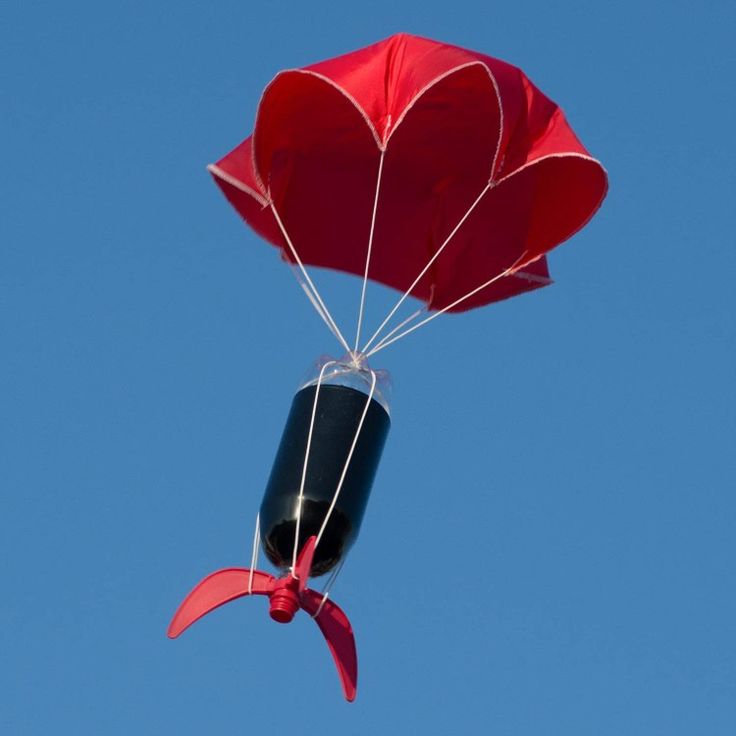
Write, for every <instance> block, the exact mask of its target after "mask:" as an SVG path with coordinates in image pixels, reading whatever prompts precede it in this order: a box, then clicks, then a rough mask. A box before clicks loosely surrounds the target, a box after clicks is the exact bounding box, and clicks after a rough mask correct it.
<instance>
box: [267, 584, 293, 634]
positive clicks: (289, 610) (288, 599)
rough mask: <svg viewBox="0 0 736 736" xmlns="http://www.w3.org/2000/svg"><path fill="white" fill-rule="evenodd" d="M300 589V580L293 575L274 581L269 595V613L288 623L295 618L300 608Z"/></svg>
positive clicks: (283, 622)
mask: <svg viewBox="0 0 736 736" xmlns="http://www.w3.org/2000/svg"><path fill="white" fill-rule="evenodd" d="M298 589H299V586H298V581H297V580H295V579H294V578H293V577H292V576H291V575H289V576H288V577H285V578H281V579H280V580H277V581H276V582H275V583H274V586H273V592H272V593H271V594H270V595H269V599H270V603H271V607H270V609H269V614H270V615H271V618H272V619H273V620H274V621H278V622H279V623H280V624H288V623H289V622H290V621H291V620H292V619H293V618H294V615H295V614H296V612H297V611H298V610H299V608H300V605H299V594H298V592H297V591H298Z"/></svg>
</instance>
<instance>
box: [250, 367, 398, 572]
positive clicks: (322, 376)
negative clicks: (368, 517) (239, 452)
mask: <svg viewBox="0 0 736 736" xmlns="http://www.w3.org/2000/svg"><path fill="white" fill-rule="evenodd" d="M372 384H373V375H372V373H371V371H370V369H369V368H368V367H367V366H366V364H365V363H364V362H363V363H355V362H353V361H352V360H350V359H343V360H340V361H335V360H323V361H321V363H319V364H318V366H317V370H316V372H315V373H314V375H313V376H311V377H310V380H308V381H307V382H306V383H305V384H304V385H303V386H302V387H301V388H300V389H299V390H298V391H297V393H296V395H295V396H294V400H293V402H292V405H291V411H290V412H289V416H288V418H287V420H286V427H285V428H284V433H283V435H282V437H281V443H280V444H279V449H278V451H277V453H276V459H275V460H274V464H273V468H272V470H271V476H270V478H269V480H268V485H267V486H266V491H265V493H264V495H263V501H262V503H261V510H260V528H261V540H262V542H263V547H264V550H265V552H266V555H267V557H268V558H269V560H271V562H272V563H273V564H274V565H276V566H277V567H279V568H282V569H287V568H289V567H290V566H291V564H292V560H293V554H294V541H295V540H294V537H295V532H296V526H297V516H298V514H299V508H300V504H299V492H300V488H301V484H302V476H303V474H304V465H305V457H306V458H307V463H306V475H304V490H303V498H302V503H301V518H300V519H299V538H298V540H297V550H300V549H301V547H302V545H303V544H304V542H305V541H306V540H307V539H308V538H309V537H310V536H312V535H319V533H320V530H321V529H322V527H323V524H324V521H325V518H327V517H328V515H329V518H328V521H327V524H326V526H325V527H324V531H323V532H322V535H321V537H320V539H319V544H318V545H317V550H316V553H315V556H314V561H313V563H312V575H322V574H324V573H326V572H329V571H330V570H331V569H332V568H333V567H335V565H336V564H337V563H338V562H339V561H340V559H341V558H342V557H343V555H344V554H345V553H346V552H347V551H348V549H349V548H350V546H351V545H352V544H353V542H354V541H355V539H356V537H357V535H358V531H359V530H360V524H361V521H362V520H363V514H364V512H365V508H366V504H367V503H368V497H369V495H370V492H371V487H372V485H373V478H374V476H375V474H376V469H377V468H378V463H379V460H380V458H381V452H382V450H383V445H384V443H385V441H386V436H387V435H388V430H389V427H390V424H391V421H390V419H389V411H388V403H387V401H386V392H387V387H388V376H387V374H386V373H385V372H384V371H381V372H377V374H376V381H375V385H374V387H373V395H372V397H370V394H371V386H372ZM315 397H316V398H317V404H316V410H315ZM369 397H370V398H369ZM313 411H314V428H313V431H312V438H311V442H309V454H308V457H307V444H308V440H309V428H310V424H311V421H312V413H313ZM364 414H365V418H364V419H363V415H364ZM361 419H363V421H362V426H361ZM359 427H360V431H358V428H359ZM356 435H357V439H356ZM353 443H355V447H354V448H353V451H352V455H351V456H350V451H351V447H352V446H353ZM348 456H350V461H349V463H347V460H348ZM346 463H347V470H346V469H345V468H346ZM343 473H344V478H343V479H342V483H341V477H342V476H343ZM338 488H339V493H338V494H337V497H336V498H335V494H336V492H337V490H338ZM333 500H334V507H333V508H332V511H331V512H330V507H331V505H332V504H333Z"/></svg>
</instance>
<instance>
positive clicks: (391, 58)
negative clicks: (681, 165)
mask: <svg viewBox="0 0 736 736" xmlns="http://www.w3.org/2000/svg"><path fill="white" fill-rule="evenodd" d="M209 169H210V171H211V173H212V175H213V176H214V178H215V181H216V182H217V184H218V185H219V186H220V188H221V189H222V191H223V192H224V194H225V196H226V197H227V199H228V200H229V201H230V203H231V204H232V205H233V206H234V207H235V209H236V210H237V211H238V212H239V213H240V215H241V216H242V217H243V218H244V219H245V221H246V222H247V223H248V224H249V225H250V226H251V227H252V228H253V229H254V230H255V231H256V232H257V233H259V234H260V235H261V236H263V237H264V238H265V239H266V240H268V241H269V242H271V243H272V244H273V245H275V246H277V247H279V248H280V249H281V251H282V254H283V257H284V258H285V259H286V260H287V261H290V262H294V261H295V260H296V259H297V258H298V259H300V260H301V261H302V262H303V263H304V264H311V265H315V266H322V267H327V268H331V269H337V270H340V271H345V272H348V273H352V274H357V275H360V276H364V274H365V272H366V271H367V278H368V279H370V280H372V281H376V282H380V283H382V284H385V285H387V286H390V287H393V288H395V289H398V290H400V291H402V292H406V291H407V290H409V289H411V296H413V297H416V298H418V299H420V300H422V301H423V302H424V303H425V304H426V305H427V307H428V308H429V309H432V310H446V311H462V310H466V309H470V308H473V307H479V306H482V305H484V304H487V303H489V302H493V301H497V300H499V299H505V298H507V297H511V296H514V295H516V294H519V293H522V292H525V291H529V290H531V289H536V288H538V287H540V286H544V285H546V284H547V283H549V282H550V280H549V273H548V270H547V264H546V260H545V257H544V255H545V253H547V252H548V251H549V250H550V249H552V248H554V247H555V246H556V245H558V244H559V243H561V242H562V241H564V240H566V239H567V238H569V237H570V236H572V235H573V234H574V233H575V232H576V231H577V230H579V229H580V228H581V227H583V225H585V223H586V222H587V221H588V220H589V219H590V217H591V216H592V215H593V214H594V213H595V211H596V210H597V209H598V207H599V206H600V204H601V202H602V200H603V198H604V196H605V194H606V190H607V177H606V173H605V170H604V169H603V167H602V165H601V164H600V163H599V162H598V161H597V160H596V159H594V158H592V157H591V156H590V155H589V154H588V152H587V151H586V149H585V148H584V147H583V145H582V144H581V143H580V141H579V140H578V139H577V137H576V136H575V134H574V133H573V131H572V129H571V128H570V126H569V125H568V123H567V121H566V119H565V116H564V115H563V113H562V110H561V109H560V108H559V107H558V106H557V105H556V104H555V103H553V102H552V101H551V100H549V99H548V98H547V97H545V96H544V95H543V94H542V93H541V92H540V91H539V90H538V89H537V88H536V87H535V86H534V85H533V84H532V83H531V82H530V81H529V80H528V79H527V77H526V76H525V75H524V73H523V72H522V71H521V70H520V69H518V68H517V67H515V66H512V65H510V64H507V63H505V62H503V61H499V60H498V59H494V58H491V57H490V56H485V55H483V54H479V53H477V52H474V51H467V50H465V49H462V48H459V47H456V46H451V45H448V44H444V43H439V42H436V41H431V40H428V39H424V38H417V37H415V36H410V35H406V34H399V35H395V36H391V37H390V38H388V39H386V40H384V41H380V42H379V43H376V44H374V45H372V46H369V47H367V48H364V49H361V50H359V51H355V52H353V53H350V54H346V55H344V56H339V57H337V58H334V59H330V60H327V61H323V62H320V63H318V64H313V65H312V66H308V67H305V68H303V69H289V70H286V71H283V72H280V73H279V74H277V75H276V77H275V78H274V79H273V81H271V83H270V84H269V85H268V86H267V87H266V89H265V91H264V92H263V96H262V98H261V101H260V104H259V106H258V111H257V114H256V122H255V128H254V131H253V134H252V135H251V136H249V137H248V138H246V139H245V140H244V141H243V142H242V143H241V144H240V145H238V146H237V147H236V148H235V149H233V150H232V151H231V152H230V153H228V154H227V155H226V156H225V157H224V158H222V159H221V160H220V161H218V162H217V163H216V164H213V165H211V166H210V167H209ZM290 243H291V245H290ZM367 248H369V249H370V250H371V252H370V254H369V260H368V261H367V253H366V250H367ZM297 254H298V256H297ZM418 275H420V277H419V278H418V280H417V277H418ZM494 277H497V278H494ZM489 280H491V283H488V282H489ZM414 282H416V283H414ZM484 284H487V285H484Z"/></svg>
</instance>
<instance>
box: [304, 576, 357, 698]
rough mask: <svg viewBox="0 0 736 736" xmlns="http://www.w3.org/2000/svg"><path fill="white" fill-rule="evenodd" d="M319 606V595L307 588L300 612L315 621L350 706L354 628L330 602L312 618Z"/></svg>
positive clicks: (354, 659) (354, 686)
mask: <svg viewBox="0 0 736 736" xmlns="http://www.w3.org/2000/svg"><path fill="white" fill-rule="evenodd" d="M321 603H322V593H318V592H317V591H315V590H310V589H309V588H307V589H306V590H305V591H304V592H303V593H302V599H301V604H302V608H303V609H304V610H305V611H306V612H307V613H308V614H309V615H310V616H312V617H314V620H315V621H316V622H317V626H319V629H320V631H321V632H322V635H323V636H324V637H325V640H326V641H327V646H328V647H329V648H330V653H331V654H332V659H333V660H334V661H335V666H336V667H337V674H338V675H339V677H340V683H341V684H342V690H343V693H344V694H345V699H346V700H348V701H351V702H352V701H353V700H355V695H356V692H357V688H358V653H357V651H356V649H355V637H354V636H353V627H352V626H351V625H350V621H349V620H348V617H347V616H346V615H345V613H344V612H343V611H342V609H341V608H340V607H339V606H338V605H337V604H336V603H333V602H332V601H331V600H329V599H328V600H326V601H325V602H324V605H323V606H322V610H321V611H320V612H319V616H316V617H315V614H316V613H317V611H318V610H319V607H320V604H321Z"/></svg>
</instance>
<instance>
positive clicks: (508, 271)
mask: <svg viewBox="0 0 736 736" xmlns="http://www.w3.org/2000/svg"><path fill="white" fill-rule="evenodd" d="M525 257H526V251H525V252H524V253H523V254H522V255H521V256H519V257H518V258H517V259H516V260H515V261H514V263H513V264H512V265H511V266H509V267H508V268H507V269H506V270H505V271H502V272H501V273H499V274H497V275H496V276H494V277H493V278H492V279H488V281H486V282H485V283H484V284H481V285H480V286H478V287H477V288H475V289H473V290H472V291H471V292H469V293H468V294H466V295H465V296H461V297H460V298H459V299H456V300H455V301H454V302H452V304H448V305H447V306H446V307H443V308H442V309H440V310H438V311H437V312H435V313H434V314H430V315H429V317H427V318H426V319H423V320H422V321H421V322H418V323H417V324H415V325H413V326H412V327H410V328H409V329H408V330H404V332H401V333H399V334H398V335H396V337H394V338H392V339H391V340H387V341H385V342H383V341H382V342H381V344H379V345H377V346H376V347H375V348H373V350H371V351H370V352H369V353H366V356H365V357H366V358H370V357H371V355H374V354H375V353H377V352H378V351H379V350H383V349H384V348H386V347H388V346H389V345H391V344H392V343H395V342H396V341H397V340H400V339H401V338H402V337H405V336H406V335H408V334H409V333H410V332H414V330H418V329H419V328H420V327H422V325H426V324H427V323H428V322H431V321H432V320H433V319H436V318H437V317H439V316H440V315H441V314H444V313H445V312H447V311H449V310H450V309H453V308H454V307H456V306H457V305H458V304H461V303H462V302H464V301H465V300H466V299H470V297H471V296H474V295H475V294H477V293H478V292H479V291H481V290H482V289H485V288H486V287H487V286H490V285H491V284H493V283H494V282H496V281H498V280H499V279H501V278H503V277H504V276H509V275H510V274H512V273H513V271H514V269H515V268H516V267H517V265H518V264H519V262H520V261H522V260H523V259H524V258H525Z"/></svg>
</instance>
